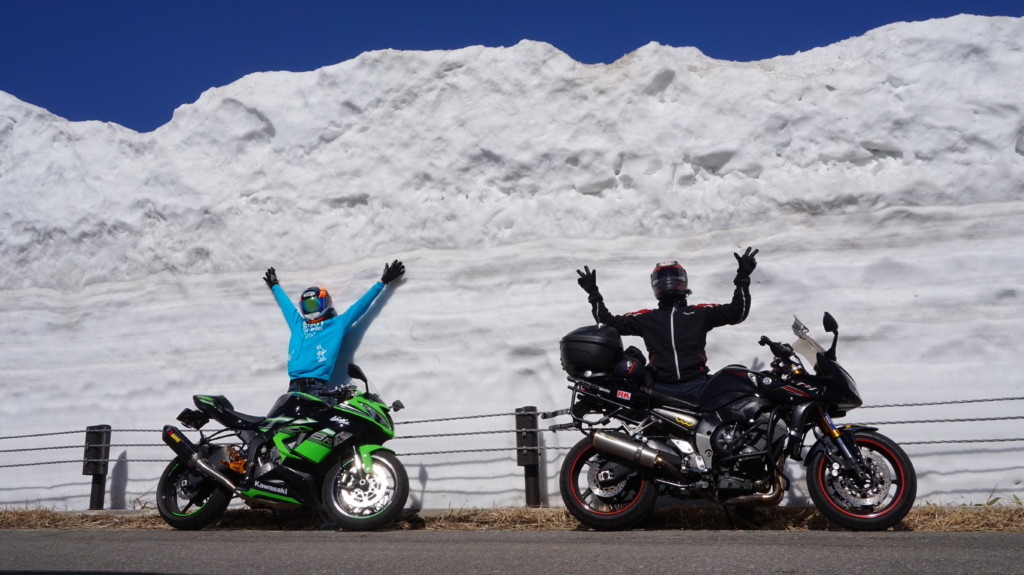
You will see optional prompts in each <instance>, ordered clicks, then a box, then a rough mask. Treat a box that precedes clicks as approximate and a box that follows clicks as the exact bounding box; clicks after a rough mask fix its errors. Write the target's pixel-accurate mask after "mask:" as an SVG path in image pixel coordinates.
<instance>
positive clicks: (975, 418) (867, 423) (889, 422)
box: [858, 415, 1024, 425]
mask: <svg viewBox="0 0 1024 575" xmlns="http://www.w3.org/2000/svg"><path fill="white" fill-rule="evenodd" d="M1014 419H1024V415H1008V416H1006V417H969V418H963V419H917V420H913V421H863V422H858V423H860V425H901V424H905V423H964V422H968V421H1009V420H1014Z"/></svg>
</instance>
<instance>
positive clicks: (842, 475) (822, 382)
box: [552, 313, 917, 530]
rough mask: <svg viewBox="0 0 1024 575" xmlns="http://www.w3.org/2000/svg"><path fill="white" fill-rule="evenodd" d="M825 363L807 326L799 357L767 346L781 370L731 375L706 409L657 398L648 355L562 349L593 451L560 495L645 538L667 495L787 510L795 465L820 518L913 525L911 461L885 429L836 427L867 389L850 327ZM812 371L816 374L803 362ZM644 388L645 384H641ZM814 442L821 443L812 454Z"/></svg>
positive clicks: (576, 511)
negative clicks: (852, 363) (849, 347)
mask: <svg viewBox="0 0 1024 575" xmlns="http://www.w3.org/2000/svg"><path fill="white" fill-rule="evenodd" d="M824 327H825V331H826V332H829V333H832V334H833V340H832V345H831V347H830V348H829V349H828V350H826V349H825V348H824V347H822V346H821V345H819V344H818V343H817V342H816V341H814V339H812V338H811V337H810V336H809V335H808V329H807V327H805V326H804V325H803V324H802V323H801V322H800V320H799V319H796V320H795V322H794V323H793V332H794V333H795V334H796V336H797V341H796V342H795V343H793V344H792V345H789V344H785V343H779V342H775V341H771V340H769V339H768V338H767V337H764V336H762V337H761V339H760V341H759V343H760V345H762V346H768V348H769V350H771V352H772V354H773V355H774V356H775V357H774V360H773V361H772V363H771V366H770V369H768V370H766V371H753V370H750V369H748V368H746V367H744V366H741V365H729V366H727V367H725V368H723V369H722V370H720V371H719V372H717V373H716V374H714V375H713V376H712V377H711V378H710V379H709V381H708V383H707V385H706V386H705V387H704V389H703V391H702V393H701V395H700V397H699V398H698V401H696V402H693V403H691V402H687V401H684V400H680V399H677V398H674V397H672V396H668V395H665V394H661V393H658V392H656V391H654V390H652V389H650V388H649V386H648V381H649V376H647V377H646V378H645V377H644V374H645V373H646V372H645V370H644V369H642V368H641V369H637V364H638V363H639V365H640V366H642V365H643V354H642V353H641V352H639V350H637V349H635V348H629V349H627V350H623V348H622V339H621V337H620V336H619V334H618V332H616V331H615V329H613V328H611V327H609V326H605V325H600V324H598V325H596V326H587V327H583V328H580V329H577V330H574V331H573V332H571V333H569V334H568V335H566V336H565V337H564V338H563V339H562V341H561V344H560V347H561V359H562V368H563V369H564V370H565V371H566V372H567V373H568V374H569V378H568V379H569V381H570V382H571V384H572V385H571V386H570V387H569V389H571V390H572V404H571V407H570V408H569V409H568V410H562V411H560V412H557V413H569V414H571V415H572V418H573V422H572V423H569V424H564V425H557V426H552V429H568V428H573V427H575V428H576V429H579V430H580V431H582V432H583V433H584V434H585V435H586V437H585V438H584V439H583V440H581V441H580V442H579V443H577V444H576V445H575V446H574V447H573V448H572V449H571V450H570V451H569V453H568V455H567V456H566V458H565V461H564V462H563V464H562V469H561V474H560V477H559V486H560V490H561V493H562V500H563V501H564V503H565V506H566V507H567V508H568V510H569V512H570V513H572V515H573V516H574V517H576V518H577V519H578V520H579V521H580V522H581V523H583V524H584V525H586V526H588V527H591V528H593V529H598V530H617V529H630V528H633V527H636V526H638V525H640V524H642V523H643V522H644V521H645V520H646V519H647V518H648V516H649V515H650V513H651V511H652V510H653V509H654V506H655V502H656V500H657V498H658V496H659V495H666V496H672V497H677V498H682V499H703V500H708V501H712V502H716V503H719V504H722V505H724V506H726V507H757V506H773V505H778V504H779V503H780V502H781V501H782V498H783V496H784V494H785V492H786V491H787V490H788V489H789V487H790V483H791V482H790V480H789V478H788V477H787V476H786V473H785V469H784V463H785V460H786V458H787V457H789V458H791V459H793V460H795V461H803V462H804V464H805V465H806V466H807V488H808V491H809V493H810V496H811V499H812V501H813V502H814V504H815V506H816V507H817V508H818V509H819V510H820V511H821V512H822V513H823V514H824V515H825V516H826V517H827V518H829V519H830V520H832V521H834V522H835V523H837V524H838V525H840V526H842V527H845V528H847V529H853V530H881V529H886V528H888V527H891V526H893V525H895V524H896V523H898V522H899V521H900V520H901V519H903V518H904V517H905V516H906V515H907V513H909V512H910V509H911V507H912V506H913V504H914V499H915V497H916V494H917V476H916V474H915V473H914V467H913V465H912V464H911V462H910V458H908V457H907V455H906V453H904V451H903V449H901V448H900V446H899V445H897V444H896V442H894V441H893V440H891V439H889V438H888V437H886V436H884V435H882V434H880V433H878V432H877V431H876V428H873V427H866V426H861V425H836V424H835V423H834V422H833V418H839V417H843V416H845V415H846V413H847V412H848V411H850V410H851V409H854V408H856V407H860V406H861V405H862V401H861V398H860V394H859V392H858V391H857V386H856V384H855V383H854V381H853V378H852V377H850V374H849V373H847V372H846V370H845V369H843V368H842V366H840V365H839V363H837V362H836V344H837V342H838V339H839V329H838V324H837V323H836V321H835V319H834V318H833V317H832V316H831V315H830V314H828V313H826V314H825V318H824ZM799 356H802V357H803V358H805V360H806V361H807V362H808V363H809V364H810V365H811V366H812V369H813V372H812V371H811V370H808V369H807V368H806V367H805V366H804V364H803V362H802V361H801V359H800V357H799ZM638 374H639V376H638ZM809 432H813V434H814V437H815V441H814V443H813V444H812V445H811V446H810V447H809V448H808V449H805V448H804V438H805V436H807V434H808V433H809Z"/></svg>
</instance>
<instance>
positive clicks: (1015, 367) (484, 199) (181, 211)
mask: <svg viewBox="0 0 1024 575" xmlns="http://www.w3.org/2000/svg"><path fill="white" fill-rule="evenodd" d="M1021 94H1024V20H1022V19H1015V18H999V17H996V18H990V17H974V16H958V17H954V18H949V19H944V20H931V21H926V22H917V23H898V24H893V25H889V26H885V27H882V28H879V29H876V30H873V31H871V32H869V33H867V34H865V35H864V36H861V37H857V38H851V39H849V40H846V41H843V42H840V43H837V44H834V45H830V46H826V47H822V48H818V49H814V50H811V51H808V52H803V53H798V54H795V55H789V56H780V57H777V58H772V59H769V60H762V61H757V62H728V61H721V60H714V59H711V58H708V57H706V56H704V55H703V54H701V53H700V52H699V51H698V50H696V49H694V48H688V47H669V46H663V45H658V44H649V45H647V46H644V47H642V48H640V49H638V50H637V51H635V52H633V53H631V54H627V55H626V56H624V57H623V58H622V59H620V60H619V61H617V62H614V63H612V64H607V65H584V64H581V63H578V62H576V61H574V60H572V59H571V58H570V57H568V56H567V55H566V54H564V53H562V52H560V51H558V50H557V49H555V48H554V47H552V46H550V45H547V44H544V43H539V42H532V41H523V42H521V43H519V44H517V45H515V46H511V47H500V48H495V47H480V46H473V47H467V48H464V49H460V50H453V51H434V52H403V51H387V50H385V51H379V52H368V53H364V54H362V55H360V56H359V57H357V58H355V59H353V60H350V61H346V62H342V63H339V64H336V65H333V66H329V67H325V68H322V69H319V70H316V71H312V72H304V73H291V72H267V73H258V74H253V75H250V76H246V77H244V78H241V79H239V80H238V81H236V82H234V83H232V84H230V85H227V86H223V87H216V88H211V89H210V90H208V91H207V92H205V93H204V94H203V95H202V96H201V97H200V98H199V99H198V100H197V101H196V102H195V103H193V104H190V105H185V106H182V107H180V108H178V109H177V110H176V111H175V113H174V116H173V119H172V120H171V121H170V122H168V123H167V124H166V125H164V126H161V127H160V128H158V129H156V130H154V131H153V132H149V133H136V132H134V131H132V130H129V129H126V128H124V127H122V126H119V125H115V124H109V123H101V122H69V121H67V120H65V119H63V118H60V117H57V116H54V115H53V114H51V113H49V112H47V111H46V110H44V109H41V108H39V107H36V106H33V105H32V104H30V103H26V102H22V101H19V100H18V99H16V98H14V97H12V96H10V95H8V94H5V93H2V92H0V197H2V203H0V322H2V329H0V365H2V366H3V369H2V371H0V389H2V394H3V395H2V397H3V401H2V402H0V436H2V437H11V436H20V435H34V434H46V433H50V432H55V431H76V430H78V431H80V430H83V429H84V428H85V427H86V426H88V425H94V424H110V425H111V426H113V427H114V429H115V430H126V431H115V432H114V436H113V443H114V444H115V447H114V448H113V449H112V452H111V455H112V457H119V458H120V459H121V460H122V461H121V462H120V463H119V464H118V465H117V468H118V473H120V474H121V483H122V484H124V485H126V486H127V487H126V488H125V489H124V490H125V492H124V493H122V494H120V495H118V496H117V498H118V499H119V500H122V499H123V500H126V501H121V503H122V504H127V505H128V506H132V505H146V504H148V505H149V506H150V508H151V507H152V501H153V490H154V488H155V485H156V478H157V477H158V475H159V473H160V471H161V469H162V468H163V465H164V463H163V462H164V461H166V460H168V459H170V456H171V452H170V451H169V450H168V449H166V448H165V447H163V446H160V445H158V444H159V438H158V433H157V432H156V431H155V430H159V429H160V428H161V427H162V426H163V425H164V424H165V423H173V422H174V420H175V417H176V416H177V414H178V413H179V412H180V411H181V410H182V409H183V408H185V407H191V396H192V394H195V393H207V394H224V395H226V396H228V397H229V398H230V399H231V400H232V401H233V403H234V404H235V407H236V408H237V409H239V410H241V411H244V412H248V413H254V414H256V413H265V412H266V410H267V409H268V408H269V406H270V405H271V404H272V403H273V402H274V400H275V399H276V398H277V396H278V395H279V394H280V393H282V392H283V391H284V390H285V388H286V385H287V373H286V369H285V361H286V357H285V347H286V342H287V338H288V333H287V328H286V326H285V323H284V321H283V319H282V317H281V313H280V311H279V310H278V308H277V306H276V304H275V303H274V300H273V298H272V296H271V294H270V292H269V290H267V288H266V286H265V285H264V283H263V281H262V279H261V277H262V275H263V272H264V270H265V269H266V268H268V267H270V266H274V267H276V269H277V272H278V276H279V277H280V279H281V283H282V287H284V289H285V290H286V291H287V292H288V293H289V294H291V295H292V296H293V297H297V296H298V294H299V293H300V292H301V291H302V290H303V289H304V288H305V287H307V286H309V285H314V284H319V285H323V286H325V287H327V288H328V289H329V290H330V291H331V293H332V295H333V297H334V301H335V304H336V306H338V307H340V308H344V307H346V306H347V305H348V304H349V303H351V302H353V301H355V299H356V298H358V297H359V295H361V294H362V293H363V292H364V291H365V290H366V289H367V288H369V287H370V285H372V283H373V282H374V281H376V280H377V279H378V278H379V276H380V273H381V271H382V268H383V265H384V263H385V262H389V261H391V260H393V259H396V258H397V259H400V260H402V261H404V262H405V264H406V266H407V268H408V273H407V275H406V278H405V280H404V281H402V282H400V283H399V285H395V286H392V287H389V288H388V289H387V290H386V291H385V295H384V296H382V298H381V300H380V302H379V304H378V305H377V306H376V307H375V308H374V309H373V311H372V313H371V314H370V315H369V316H368V317H367V318H365V321H364V322H363V323H362V325H361V326H360V327H361V329H360V330H359V331H358V332H356V333H355V334H353V336H352V337H351V338H350V340H349V341H348V342H347V344H348V345H347V347H348V350H349V351H348V352H347V356H346V357H348V356H352V354H353V353H354V360H355V361H356V362H357V363H359V364H360V365H361V366H362V367H363V368H364V370H365V371H366V372H367V374H368V375H369V376H370V378H371V380H373V382H374V384H375V385H376V386H377V387H378V388H379V389H380V391H381V392H382V394H383V395H384V396H385V397H386V398H387V399H390V400H393V399H401V400H402V402H403V403H404V404H405V406H406V408H407V409H405V410H404V411H401V412H399V413H397V414H396V416H395V417H396V421H397V424H398V433H399V436H400V439H396V440H395V441H394V443H393V444H392V446H393V447H394V449H395V450H396V451H398V452H399V453H400V454H403V453H406V454H412V455H408V456H404V457H403V459H404V461H405V462H406V465H407V467H408V468H409V474H410V478H411V480H412V483H413V486H412V489H413V500H412V502H411V504H414V505H421V506H424V507H430V508H444V507H449V506H453V507H459V506H483V507H489V506H491V505H520V504H522V503H523V502H524V499H523V479H522V471H521V469H520V468H518V467H516V465H515V456H514V453H515V452H514V451H511V450H508V449H505V450H504V451H488V452H484V451H476V452H472V451H471V452H468V453H466V452H463V453H435V454H433V455H415V454H422V453H428V452H441V451H460V450H473V449H476V450H482V449H494V448H510V447H513V446H514V445H515V436H514V434H491V435H485V436H479V435H477V436H446V437H419V438H407V439H401V436H403V435H404V436H413V435H436V434H441V433H460V432H466V431H474V430H501V429H506V430H507V429H512V428H513V427H514V418H513V417H512V416H510V415H509V416H506V417H498V418H496V419H495V418H491V419H486V418H485V419H473V420H465V419H461V420H455V421H449V422H440V423H424V422H420V420H426V419H438V418H451V417H459V416H467V415H477V414H509V413H511V412H513V411H514V410H515V409H516V408H519V407H524V406H536V407H537V408H538V409H539V410H541V411H550V410H555V409H560V408H563V407H566V406H567V405H568V401H569V392H568V390H567V388H566V385H567V382H566V381H565V374H564V373H563V372H562V371H561V368H560V365H559V350H558V342H559V339H560V338H561V337H562V335H564V334H565V333H567V332H569V331H570V330H572V329H574V328H576V327H579V326H581V325H586V324H587V323H590V322H591V321H592V320H591V318H590V315H589V306H588V305H587V301H586V294H584V293H583V292H582V291H581V290H580V288H579V287H578V286H577V285H576V281H575V280H576V277H577V276H576V271H575V270H576V269H577V268H582V267H583V266H584V265H587V266H590V267H591V268H596V269H597V270H598V280H599V285H600V286H601V289H602V292H603V293H604V295H605V299H606V302H607V303H608V306H609V308H610V309H611V310H612V312H614V313H625V312H629V311H635V310H637V309H642V308H645V307H650V306H653V305H654V304H655V302H654V298H653V296H652V294H651V291H650V287H649V283H648V274H649V273H650V269H651V267H652V266H653V264H654V263H656V262H658V261H660V260H664V259H678V260H679V261H680V262H681V263H682V264H683V265H684V266H685V267H686V268H687V270H688V272H689V275H690V287H691V289H692V290H693V292H694V295H693V296H692V298H691V301H693V302H714V303H721V302H727V301H729V298H730V297H731V292H732V283H731V280H732V277H733V273H734V271H735V264H736V261H735V259H734V258H733V253H734V252H742V250H743V249H744V248H745V247H746V246H754V247H756V248H758V249H760V253H759V255H758V261H759V265H758V267H757V270H756V271H755V272H754V276H753V280H754V282H753V285H752V288H751V292H752V294H753V308H752V311H751V313H750V316H749V318H748V319H747V321H746V322H744V323H742V324H740V325H737V326H727V327H724V328H720V329H717V330H715V331H714V332H712V334H711V335H710V338H709V346H708V353H709V357H710V365H711V367H712V369H718V368H721V367H723V366H725V365H727V364H730V363H744V364H747V365H760V366H761V367H763V366H764V365H765V364H766V363H768V362H769V361H770V357H768V356H767V355H766V354H767V352H766V350H765V348H761V347H758V346H757V345H756V342H757V340H758V338H759V337H760V336H761V335H768V336H769V337H771V338H773V339H781V340H787V339H788V338H790V337H791V333H790V331H789V326H790V324H791V323H792V319H793V316H794V315H797V316H799V317H800V318H801V319H802V320H803V321H804V323H806V324H807V325H808V326H810V327H811V328H812V332H813V333H814V334H815V335H817V336H820V338H821V339H823V340H826V336H825V335H824V334H823V333H822V331H821V327H820V326H821V315H822V313H823V312H824V311H826V310H827V311H829V312H831V313H832V314H833V315H834V316H835V317H836V318H837V319H838V321H839V324H840V334H841V337H840V343H839V358H840V360H841V361H842V362H843V364H844V365H845V366H846V367H847V369H848V370H849V371H850V372H851V373H852V374H853V375H854V377H855V378H856V379H857V382H858V385H859V386H860V390H861V392H862V394H863V396H864V399H865V402H866V404H867V405H869V406H877V405H888V404H916V403H925V402H952V401H961V400H973V399H990V398H1014V397H1020V396H1022V395H1024V378H1022V376H1021V371H1020V367H1019V358H1020V357H1021V355H1022V352H1024V343H1022V336H1024V329H1022V328H1024V320H1022V318H1024V297H1022V296H1024V294H1022V286H1024V226H1022V222H1024V100H1022V98H1021ZM628 344H635V345H641V344H640V342H639V341H627V345H628ZM356 345H358V349H355V346H356ZM345 361H347V359H343V360H342V362H341V364H342V365H343V364H344V362H345ZM339 371H342V370H339ZM1021 405H1022V403H1021V402H1020V401H1014V400H1009V401H998V402H985V403H969V404H949V403H943V404H942V405H939V406H930V407H920V406H907V407H893V408H881V409H877V408H876V409H871V410H867V409H865V410H858V411H854V412H852V413H851V414H850V415H849V416H848V417H847V418H845V419H843V420H842V421H841V422H845V421H852V422H892V421H906V420H921V419H929V420H931V419H943V420H947V419H970V420H976V419H979V418H1002V419H996V420H990V421H965V422H949V423H938V424H916V425H915V424H888V425H881V426H880V427H881V431H882V432H883V433H885V434H887V435H889V436H891V437H893V438H894V439H896V440H897V441H900V442H904V443H907V444H908V445H907V446H906V449H907V451H908V453H909V454H910V455H911V457H912V458H913V459H914V462H915V465H916V467H917V471H918V474H919V480H920V488H919V500H924V501H932V502H983V501H986V500H988V499H989V498H991V497H993V496H999V497H1012V496H1013V495H1014V494H1021V493H1022V492H1024V488H1022V487H1021V481H1022V480H1024V467H1022V465H1021V461H1022V458H1021V448H1022V445H1024V443H1022V442H1020V441H1018V442H994V441H989V440H992V439H998V438H1022V437H1024V431H1022V427H1021V425H1020V423H1019V422H1018V421H1014V420H1006V419H1005V418H1007V417H1013V416H1015V415H1016V414H1018V413H1019V412H1020V407H1021ZM565 421H566V419H565V418H564V417H563V418H560V419H555V420H542V421H541V425H542V426H547V425H550V424H552V423H558V422H565ZM403 422H410V423H409V424H408V425H403ZM132 430H154V431H153V432H152V433H144V432H133V431H132ZM81 437H82V436H81V434H77V435H67V436H57V437H52V436H45V437H33V438H27V439H24V440H21V441H13V440H6V441H3V442H2V443H0V449H4V450H14V449H17V448H23V447H38V446H62V445H67V444H69V443H71V444H75V445H80V444H81ZM542 437H543V442H544V445H545V446H546V447H548V448H549V449H548V450H547V451H545V452H544V468H543V472H544V477H546V478H547V484H546V493H545V499H546V501H547V502H549V503H551V504H552V505H561V501H560V499H559V497H558V494H557V484H556V483H555V478H556V477H557V471H558V466H559V465H560V463H561V458H562V456H563V455H564V453H565V448H567V447H569V446H571V445H572V444H573V443H575V442H576V441H577V440H578V439H579V438H580V436H579V435H578V434H576V433H574V432H559V433H557V434H556V433H544V434H543V436H542ZM963 439H972V440H982V441H980V442H978V443H967V444H962V443H961V444H952V443H948V442H949V441H951V440H963ZM928 441H940V442H941V443H938V444H927V443H922V442H928ZM136 444H153V446H152V447H145V446H143V447H140V446H137V445H136ZM81 456H82V455H81V448H78V447H75V448H73V449H72V448H68V449H64V450H59V451H43V452H29V453H24V452H11V451H7V452H5V453H4V457H3V458H2V461H4V462H8V463H7V465H8V466H7V467H2V466H0V478H2V482H0V483H2V486H0V504H15V505H20V504H26V503H28V504H35V503H41V504H43V505H48V506H50V505H56V506H60V507H68V508H72V509H81V508H85V507H86V506H87V504H88V494H89V483H90V478H89V477H87V476H82V475H81V474H80V468H79V466H78V465H77V464H74V463H72V464H49V465H41V466H40V465H31V466H24V467H11V466H10V465H15V464H20V463H25V462H38V461H52V460H72V461H73V460H75V459H80V458H81ZM790 466H791V470H792V471H791V473H792V476H793V477H794V478H800V477H802V472H801V470H800V465H799V464H794V463H791V464H790ZM789 497H790V500H789V501H792V502H798V503H799V502H800V501H805V500H806V499H805V498H806V494H805V489H804V487H803V486H802V482H799V481H795V482H794V488H793V492H792V493H791V494H790V496H789Z"/></svg>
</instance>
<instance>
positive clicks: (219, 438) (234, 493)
mask: <svg viewBox="0 0 1024 575" xmlns="http://www.w3.org/2000/svg"><path fill="white" fill-rule="evenodd" d="M348 373H349V376H350V377H351V378H353V379H355V380H359V381H362V382H363V383H364V385H365V391H360V390H359V389H358V388H357V387H356V386H354V385H350V386H347V387H343V388H341V389H340V390H338V391H334V392H328V393H325V394H323V396H324V397H325V398H326V399H327V401H325V400H324V399H321V398H318V397H315V396H312V395H308V394H305V393H300V392H290V393H287V394H285V395H282V396H281V397H280V399H278V401H277V403H275V404H274V406H273V407H272V408H271V410H270V413H269V414H268V415H267V416H266V417H263V416H255V415H246V414H244V413H239V412H237V411H235V410H234V409H233V408H232V406H231V402H229V401H228V400H227V398H225V397H223V396H220V395H214V396H210V395H195V396H193V397H192V400H193V402H194V403H195V405H196V407H197V408H198V409H185V410H184V411H182V412H181V414H180V415H178V421H180V422H181V423H183V424H184V425H185V426H186V427H189V428H191V429H195V430H199V434H200V438H199V441H198V442H197V443H194V442H193V441H191V440H190V439H188V438H187V437H185V435H184V434H182V433H181V431H180V430H179V429H177V428H176V427H174V426H173V425H166V426H164V429H163V434H162V437H163V440H164V442H165V443H166V444H167V445H168V446H170V448H171V449H172V450H173V451H174V453H175V455H176V457H175V458H174V460H172V461H171V462H170V463H169V464H168V465H167V468H166V469H165V470H164V472H163V474H162V475H161V476H160V481H159V484H158V486H157V509H158V510H159V511H160V516H161V517H163V519H164V521H166V522H167V523H168V524H169V525H171V526H172V527H174V528H176V529H202V528H203V527H206V526H208V525H210V524H212V523H214V522H215V521H217V520H218V519H220V518H221V516H222V515H223V513H224V510H225V509H226V508H227V507H228V504H229V503H230V502H231V500H232V499H233V498H234V497H239V498H241V499H242V500H243V501H245V502H246V504H248V505H249V506H250V507H262V508H277V509H289V508H297V507H301V506H308V507H315V508H317V509H320V510H322V511H323V512H325V513H326V515H327V517H328V519H330V520H331V521H333V522H334V523H335V524H336V525H338V526H339V527H342V528H344V529H348V530H355V531H363V530H370V529H376V528H379V527H382V526H384V525H387V524H388V523H390V522H392V521H393V520H394V519H395V518H396V517H398V515H399V513H401V511H402V508H403V507H404V506H405V502H406V499H407V498H408V496H409V478H408V475H407V474H406V471H405V467H403V466H402V463H401V462H400V461H399V460H398V458H397V457H395V454H394V453H393V452H392V451H391V450H389V449H388V448H386V447H383V443H384V442H385V441H387V440H389V439H391V438H393V437H394V436H395V427H394V422H393V421H392V419H391V415H390V412H391V411H398V410H399V409H401V408H402V407H403V406H402V403H401V402H400V401H396V402H394V403H393V404H392V405H390V406H389V405H386V404H385V403H384V402H383V400H381V398H380V397H379V396H378V395H377V394H376V393H373V392H372V391H371V390H370V384H369V382H368V381H367V379H366V376H365V375H364V374H363V372H362V370H361V369H359V367H358V366H356V365H354V364H353V365H349V371H348ZM211 419H213V420H215V421H217V422H218V423H220V424H221V425H223V426H224V429H219V430H216V431H213V432H209V433H207V432H204V431H202V428H203V426H204V425H206V424H207V423H208V422H209V421H210V420H211Z"/></svg>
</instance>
